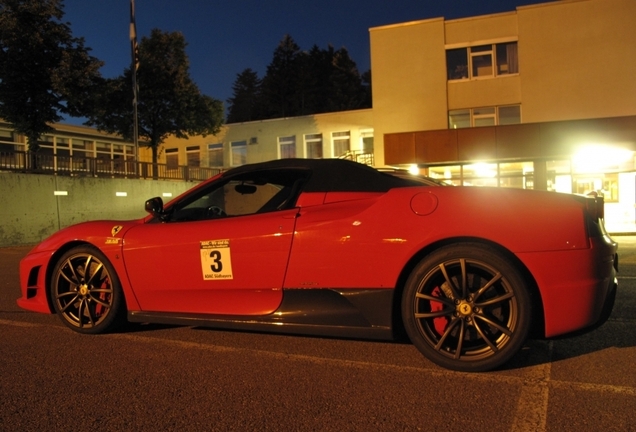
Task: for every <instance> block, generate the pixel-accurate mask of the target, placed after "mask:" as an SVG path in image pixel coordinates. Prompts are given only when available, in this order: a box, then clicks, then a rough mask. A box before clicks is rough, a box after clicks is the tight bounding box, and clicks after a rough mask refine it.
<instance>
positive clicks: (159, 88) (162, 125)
mask: <svg viewBox="0 0 636 432" xmlns="http://www.w3.org/2000/svg"><path fill="white" fill-rule="evenodd" d="M186 45H187V44H186V41H185V38H184V37H183V35H182V34H181V33H179V32H172V33H171V32H162V31H161V30H159V29H153V30H152V32H151V34H150V37H144V38H142V40H141V43H140V44H139V69H138V71H137V82H138V83H139V102H138V119H139V122H138V127H139V138H142V140H141V141H140V142H144V141H145V143H146V145H147V146H148V147H150V148H151V149H152V161H153V163H155V164H156V163H157V159H158V149H159V146H160V145H161V144H162V143H163V142H164V141H165V139H166V138H167V137H168V136H169V135H174V136H176V137H178V138H188V137H189V136H193V135H203V136H206V135H211V134H215V133H217V132H218V131H219V130H220V127H221V124H222V123H223V105H222V103H221V102H220V101H219V100H216V99H214V98H212V97H209V96H206V95H203V94H201V92H200V91H199V88H198V87H197V86H196V84H195V83H194V82H193V81H192V79H191V78H190V73H189V68H190V64H189V60H188V57H187V55H186V53H185V48H186ZM132 98H133V95H132V71H131V70H130V69H126V70H125V71H124V74H123V75H122V76H120V77H117V78H113V79H109V80H106V81H105V83H104V87H103V92H102V96H101V98H100V99H99V100H98V110H97V111H95V113H94V114H93V115H91V116H89V118H88V122H87V124H89V125H92V126H96V127H97V128H98V129H99V130H103V131H106V132H109V133H116V134H120V135H122V136H123V137H124V138H126V139H132V138H133V106H132Z"/></svg>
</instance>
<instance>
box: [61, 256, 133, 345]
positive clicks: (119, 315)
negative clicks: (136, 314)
mask: <svg viewBox="0 0 636 432" xmlns="http://www.w3.org/2000/svg"><path fill="white" fill-rule="evenodd" d="M86 268H88V272H87V271H86ZM50 286H51V288H50V290H51V291H50V294H51V302H52V303H53V308H54V309H55V312H56V313H57V314H58V315H59V316H60V319H61V320H62V322H63V323H64V324H66V325H67V326H68V327H70V328H71V329H73V330H75V331H77V332H79V333H88V334H97V333H105V332H110V331H113V330H115V329H117V328H118V327H119V326H120V325H121V324H123V323H124V322H125V320H126V308H125V301H124V296H123V294H122V290H121V285H120V283H119V279H118V278H117V274H116V273H115V270H114V268H113V266H112V265H111V264H110V262H109V261H108V259H107V258H106V256H104V254H102V253H101V252H100V251H99V250H98V249H96V248H95V247H92V246H88V245H85V246H78V247H75V248H73V249H70V250H69V251H68V252H66V253H65V254H64V255H62V257H61V258H60V259H59V261H58V262H57V264H56V266H55V269H54V270H53V273H52V275H51V285H50Z"/></svg>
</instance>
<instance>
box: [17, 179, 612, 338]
mask: <svg viewBox="0 0 636 432" xmlns="http://www.w3.org/2000/svg"><path fill="white" fill-rule="evenodd" d="M222 178H223V176H222V175H220V176H217V177H215V178H214V179H211V180H209V181H208V182H206V183H204V184H201V185H198V186H197V187H195V188H194V189H193V190H191V191H189V192H186V193H185V194H183V195H182V196H180V197H177V198H175V199H174V200H173V201H171V203H169V204H168V205H167V206H166V207H167V208H170V206H171V205H172V203H175V202H179V201H180V200H181V199H182V198H183V197H188V196H189V195H190V194H192V193H193V191H197V190H201V188H205V187H206V185H208V184H211V183H213V182H215V181H217V180H219V181H221V180H222ZM588 219H589V218H588V217H586V213H585V205H584V204H583V203H582V202H581V200H580V199H577V198H576V197H574V196H570V195H563V194H557V193H553V192H539V191H532V190H518V189H496V188H467V187H430V186H422V187H415V186H412V187H397V188H392V189H390V190H388V191H384V192H377V191H320V190H318V191H314V190H310V191H307V192H302V193H301V194H300V195H299V196H298V197H297V199H296V201H295V206H293V207H292V208H288V209H285V210H280V211H272V212H267V213H262V214H249V215H243V216H235V217H228V218H221V219H212V220H198V221H188V222H175V223H161V222H160V221H158V220H157V219H156V218H153V217H152V216H149V217H147V218H145V219H142V220H138V221H128V222H121V221H97V222H88V223H83V224H79V225H76V226H73V227H69V228H66V229H64V230H61V231H59V232H58V233H56V234H54V235H53V236H51V237H50V238H49V239H47V240H45V241H44V242H42V243H41V244H40V245H38V246H37V247H36V248H34V249H33V250H32V251H31V252H30V253H29V254H28V255H27V256H26V257H25V258H24V259H23V260H22V262H21V265H20V278H21V288H22V297H21V298H20V299H18V305H19V306H20V307H22V308H24V309H28V310H32V311H36V312H43V313H50V312H51V307H50V302H49V300H48V299H47V289H48V284H49V280H48V278H49V276H50V274H51V272H52V268H53V267H54V266H55V264H56V261H57V259H58V258H59V256H60V255H61V253H63V251H65V250H68V249H69V247H71V246H72V245H75V244H79V243H87V244H91V245H93V246H95V247H97V248H98V249H100V250H101V251H102V252H103V253H104V254H105V255H106V257H107V258H108V259H109V261H110V262H111V263H112V265H113V266H114V268H115V271H116V273H117V275H118V277H119V279H120V282H121V285H122V289H123V292H124V296H125V299H126V306H127V308H128V311H154V312H167V313H192V314H204V315H229V316H231V315H237V316H250V315H253V316H261V315H268V314H272V313H274V312H275V311H276V310H277V308H279V306H280V305H281V302H282V301H283V298H284V293H285V291H286V290H323V289H330V290H334V289H335V290H338V289H344V290H348V289H364V290H380V289H389V290H393V289H396V288H398V284H399V281H400V280H401V278H402V277H403V276H404V273H405V272H406V271H407V270H408V268H409V264H410V263H411V262H412V261H413V260H415V259H419V258H421V257H422V256H423V255H424V254H426V253H427V252H428V251H430V250H434V249H435V248H436V247H439V245H443V244H449V243H453V242H459V241H465V240H471V241H479V242H484V243H488V244H491V245H494V246H496V247H497V248H499V249H501V250H502V251H506V253H507V254H509V255H510V256H511V257H514V259H515V260H517V262H518V263H519V265H520V266H521V267H523V268H524V269H525V270H526V271H527V274H528V277H529V278H531V279H532V282H533V283H534V284H536V287H537V288H538V291H539V294H540V297H541V298H540V302H541V304H542V306H543V316H544V319H545V322H544V323H543V324H544V328H545V334H546V335H547V336H554V335H558V334H562V333H567V332H570V331H573V330H577V329H580V328H584V327H586V326H590V325H592V324H594V323H595V322H596V321H597V320H598V318H599V315H600V313H601V308H602V305H603V302H604V299H605V297H606V296H607V290H608V286H610V284H611V283H612V279H613V277H614V267H615V260H616V248H617V245H616V243H614V242H613V241H612V240H611V239H610V238H609V236H607V234H605V233H604V230H603V229H602V228H599V229H600V232H601V234H599V235H595V236H591V233H590V232H589V226H588V225H589V220H588ZM595 223H596V222H595ZM601 224H602V222H601ZM210 244H214V245H215V248H217V249H214V250H219V249H218V247H222V248H227V250H226V249H221V250H222V252H223V253H231V272H230V271H229V269H227V268H225V269H224V270H223V271H219V272H217V276H218V277H213V275H209V278H207V277H208V276H206V275H207V273H206V268H207V267H206V266H212V267H214V266H215V265H216V264H217V261H215V258H214V257H213V256H211V255H210V253H211V252H209V251H212V250H213V249H208V248H209V247H210V246H209V245H210ZM229 256H230V255H227V256H224V258H223V262H224V263H225V264H227V263H228V261H227V260H226V258H228V257H229ZM217 270H218V269H217ZM382 307H389V308H390V307H391V305H383V306H382Z"/></svg>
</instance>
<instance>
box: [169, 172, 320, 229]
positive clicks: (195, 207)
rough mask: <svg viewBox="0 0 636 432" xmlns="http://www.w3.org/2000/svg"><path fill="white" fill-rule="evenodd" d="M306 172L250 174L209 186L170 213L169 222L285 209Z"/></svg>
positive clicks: (291, 201) (185, 200) (290, 203)
mask: <svg viewBox="0 0 636 432" xmlns="http://www.w3.org/2000/svg"><path fill="white" fill-rule="evenodd" d="M307 176H308V173H306V172H303V171H300V170H290V172H285V171H278V170H277V171H272V172H264V173H250V175H243V176H236V177H233V178H230V179H224V180H221V181H218V182H215V183H213V184H211V185H209V187H208V188H205V189H202V190H200V191H197V193H196V194H195V195H193V196H189V197H186V198H185V199H184V200H183V201H182V202H181V203H178V204H176V205H175V207H174V208H173V209H172V210H171V216H170V218H169V221H170V222H184V221H197V220H207V219H215V218H220V217H229V216H243V215H250V214H257V213H265V212H270V211H277V210H283V209H286V208H289V207H290V206H291V205H293V204H294V203H295V198H296V197H297V195H298V192H299V190H300V186H301V184H302V182H303V180H304V179H305V178H307Z"/></svg>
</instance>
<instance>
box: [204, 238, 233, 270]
mask: <svg viewBox="0 0 636 432" xmlns="http://www.w3.org/2000/svg"><path fill="white" fill-rule="evenodd" d="M201 270H202V271H203V279H204V280H221V279H233V276H232V259H231V256H230V240H207V241H202V242H201Z"/></svg>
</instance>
